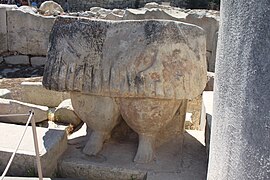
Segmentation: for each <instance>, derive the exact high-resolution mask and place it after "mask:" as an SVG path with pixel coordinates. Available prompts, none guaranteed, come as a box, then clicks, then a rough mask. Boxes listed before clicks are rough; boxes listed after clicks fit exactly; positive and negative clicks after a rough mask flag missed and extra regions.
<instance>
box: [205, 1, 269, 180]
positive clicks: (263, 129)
mask: <svg viewBox="0 0 270 180" xmlns="http://www.w3.org/2000/svg"><path fill="white" fill-rule="evenodd" d="M269 20H270V1H269V0H261V1H255V0H249V1H245V0H238V1H234V0H226V1H222V5H221V28H220V31H219V41H218V51H217V66H216V79H215V88H214V89H215V94H214V111H213V122H212V132H211V145H210V160H209V169H208V179H209V180H216V179H219V180H223V179H270V163H269V160H270V151H269V150H270V143H269V140H270V116H269V113H270V110H269V104H270V91H269V89H270V83H269V82H270V71H269V69H270V61H269V60H270V53H269V47H270V30H269V29H270V23H269Z"/></svg>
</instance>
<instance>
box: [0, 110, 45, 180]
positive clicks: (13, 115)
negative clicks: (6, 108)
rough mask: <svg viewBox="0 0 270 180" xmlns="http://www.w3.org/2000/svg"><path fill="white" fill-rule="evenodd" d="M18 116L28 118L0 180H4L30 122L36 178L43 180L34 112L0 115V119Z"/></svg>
mask: <svg viewBox="0 0 270 180" xmlns="http://www.w3.org/2000/svg"><path fill="white" fill-rule="evenodd" d="M19 116H29V117H28V120H27V122H26V124H25V129H24V131H23V134H22V136H21V138H20V140H19V143H18V144H17V146H16V148H15V150H14V151H13V153H12V155H11V157H10V159H9V161H8V164H7V166H6V168H5V170H4V172H3V174H2V175H1V178H0V180H4V178H5V176H6V174H7V172H8V170H9V168H10V165H11V163H12V161H13V159H14V157H15V155H16V153H17V151H18V149H19V147H20V145H21V142H22V140H23V137H24V136H25V133H26V130H27V128H28V126H29V124H30V122H31V125H32V132H33V139H34V146H35V152H36V161H37V170H38V177H39V180H43V176H42V169H41V162H40V156H39V148H38V139H37V130H36V122H35V118H34V111H33V110H31V111H29V113H28V114H6V115H0V117H19Z"/></svg>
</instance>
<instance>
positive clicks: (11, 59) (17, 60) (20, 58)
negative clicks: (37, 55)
mask: <svg viewBox="0 0 270 180" xmlns="http://www.w3.org/2000/svg"><path fill="white" fill-rule="evenodd" d="M4 60H5V62H6V63H7V64H30V62H29V56H25V55H16V56H7V57H5V58H4Z"/></svg>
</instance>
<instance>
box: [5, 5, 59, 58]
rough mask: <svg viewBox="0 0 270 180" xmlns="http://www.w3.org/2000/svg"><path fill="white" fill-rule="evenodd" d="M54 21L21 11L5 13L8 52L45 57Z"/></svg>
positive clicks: (51, 18)
mask: <svg viewBox="0 0 270 180" xmlns="http://www.w3.org/2000/svg"><path fill="white" fill-rule="evenodd" d="M54 19H55V18H54V17H46V16H41V15H38V14H30V13H25V12H23V11H21V10H9V11H7V24H8V27H9V28H8V47H9V51H11V52H19V53H21V54H31V55H37V56H38V55H41V56H46V54H47V49H48V41H49V33H50V31H51V29H52V25H53V23H54Z"/></svg>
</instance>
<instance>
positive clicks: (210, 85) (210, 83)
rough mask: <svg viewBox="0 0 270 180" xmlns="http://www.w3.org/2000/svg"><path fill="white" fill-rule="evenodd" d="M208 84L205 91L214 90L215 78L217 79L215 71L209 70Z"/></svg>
mask: <svg viewBox="0 0 270 180" xmlns="http://www.w3.org/2000/svg"><path fill="white" fill-rule="evenodd" d="M207 80H208V81H207V84H206V87H205V89H204V90H205V91H214V80H215V73H212V72H207Z"/></svg>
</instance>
